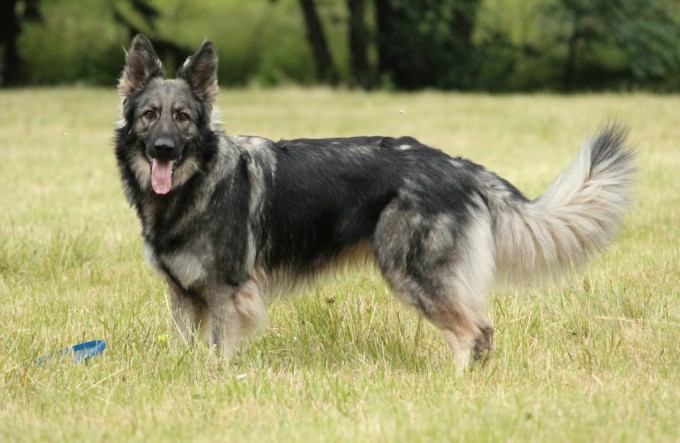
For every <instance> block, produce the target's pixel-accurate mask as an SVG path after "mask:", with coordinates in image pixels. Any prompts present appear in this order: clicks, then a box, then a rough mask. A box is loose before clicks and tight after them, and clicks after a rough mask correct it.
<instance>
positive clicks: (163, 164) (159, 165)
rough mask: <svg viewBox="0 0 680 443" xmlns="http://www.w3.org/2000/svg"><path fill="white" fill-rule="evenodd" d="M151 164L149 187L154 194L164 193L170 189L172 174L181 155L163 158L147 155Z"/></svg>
mask: <svg viewBox="0 0 680 443" xmlns="http://www.w3.org/2000/svg"><path fill="white" fill-rule="evenodd" d="M147 158H148V160H149V164H150V165H151V187H152V188H153V192H155V193H156V194H160V195H164V194H167V193H168V192H170V191H171V190H172V174H173V173H174V172H175V168H176V167H177V165H178V164H179V161H180V160H181V159H182V157H180V158H178V159H175V160H163V159H159V158H154V157H151V156H147Z"/></svg>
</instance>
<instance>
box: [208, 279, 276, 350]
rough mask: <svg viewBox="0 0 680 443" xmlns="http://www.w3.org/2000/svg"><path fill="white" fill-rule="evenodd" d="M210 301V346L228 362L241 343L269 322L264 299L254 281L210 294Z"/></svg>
mask: <svg viewBox="0 0 680 443" xmlns="http://www.w3.org/2000/svg"><path fill="white" fill-rule="evenodd" d="M206 298H207V306H208V316H209V325H210V326H209V337H208V341H209V343H210V346H211V347H213V348H214V349H215V350H216V351H217V352H218V353H219V355H220V356H221V357H222V358H224V359H225V360H226V361H228V360H229V359H230V358H231V357H233V356H234V354H235V353H236V352H237V351H238V350H239V347H240V344H241V340H242V339H243V338H244V337H246V336H247V335H249V334H251V333H253V332H255V331H256V330H257V329H258V328H260V327H261V326H262V325H263V324H264V323H265V321H266V318H267V313H266V306H265V301H264V298H263V297H262V294H261V292H260V288H259V286H258V284H257V283H256V282H255V281H254V280H249V281H247V282H246V283H244V284H242V285H240V286H238V287H233V286H228V287H221V288H219V289H216V290H213V291H210V294H209V295H208V296H207V297H206Z"/></svg>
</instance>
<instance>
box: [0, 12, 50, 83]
mask: <svg viewBox="0 0 680 443" xmlns="http://www.w3.org/2000/svg"><path fill="white" fill-rule="evenodd" d="M40 20H41V16H40V10H39V8H38V0H2V1H0V48H1V49H2V53H3V56H2V78H1V82H2V85H3V86H16V85H18V84H20V83H21V56H20V54H19V49H18V45H17V42H18V40H19V35H21V31H22V27H23V23H25V22H29V21H40Z"/></svg>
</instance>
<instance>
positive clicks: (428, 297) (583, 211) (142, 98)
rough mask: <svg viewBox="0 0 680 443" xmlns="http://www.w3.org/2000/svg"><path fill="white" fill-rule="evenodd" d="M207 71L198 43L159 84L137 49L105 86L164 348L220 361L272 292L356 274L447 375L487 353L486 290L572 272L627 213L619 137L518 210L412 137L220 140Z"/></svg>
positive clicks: (252, 326) (592, 145) (207, 59)
mask: <svg viewBox="0 0 680 443" xmlns="http://www.w3.org/2000/svg"><path fill="white" fill-rule="evenodd" d="M217 63H218V61H217V54H216V51H215V47H214V45H213V44H212V43H211V42H205V43H204V44H203V45H202V46H201V47H200V48H199V49H198V50H197V52H196V53H195V54H194V55H193V56H191V57H189V58H188V59H187V60H186V62H185V63H184V64H183V65H182V66H181V67H180V68H179V70H178V71H177V75H176V78H175V79H165V74H164V69H163V66H162V64H161V62H160V60H159V58H158V56H157V55H156V53H155V51H154V49H153V46H152V44H151V42H150V41H149V40H148V39H147V38H146V37H145V36H143V35H138V36H136V37H135V38H134V39H133V41H132V44H131V48H130V50H129V52H127V55H126V65H125V68H124V70H123V73H122V76H121V78H120V81H119V85H118V91H119V95H120V97H121V102H122V103H121V107H120V112H121V114H120V120H119V122H118V125H117V128H116V131H115V155H116V160H117V165H118V168H119V170H120V176H121V179H122V183H123V188H124V191H125V195H126V197H127V199H128V200H129V202H130V204H131V206H134V208H135V209H136V211H137V214H138V216H139V219H140V220H141V224H142V237H143V239H144V255H145V258H146V260H147V261H148V263H149V264H150V265H151V266H152V267H153V268H154V269H156V270H157V271H158V272H160V274H162V275H163V277H164V278H165V280H167V284H168V286H169V289H170V294H171V301H172V316H173V319H174V322H175V323H176V325H177V328H176V329H177V332H178V333H179V337H180V338H185V339H187V340H191V339H192V338H193V337H198V336H202V337H203V338H204V339H206V340H207V341H208V343H209V345H210V346H211V347H213V348H215V349H216V350H217V351H218V353H219V354H220V355H221V356H223V357H224V358H225V359H226V360H228V359H229V358H230V357H232V356H233V355H234V354H235V352H236V351H237V350H238V349H239V343H240V342H241V339H242V338H243V337H245V336H247V335H249V334H251V333H252V332H254V331H255V330H257V329H258V328H259V327H261V326H262V325H263V323H264V322H265V319H266V306H267V303H268V301H269V300H270V299H271V298H272V296H273V295H274V294H277V293H279V292H282V291H290V290H292V289H294V288H295V287H296V285H297V284H298V283H300V282H304V281H307V280H309V279H313V278H314V277H315V276H317V275H319V274H320V273H321V272H322V271H324V270H326V269H328V268H330V267H332V266H333V265H338V264H343V265H344V264H347V263H355V262H362V261H365V260H369V261H372V262H374V263H375V264H376V265H377V267H378V268H379V270H380V271H381V273H382V275H383V277H384V278H385V280H386V282H387V283H388V285H389V286H390V288H391V290H392V292H394V294H395V295H396V296H397V297H398V298H399V299H401V300H402V301H403V302H405V303H406V304H407V305H410V306H412V307H414V308H415V309H416V310H417V311H419V312H420V313H422V315H423V316H424V317H425V318H426V319H427V320H429V322H431V323H432V324H433V325H435V326H436V327H437V328H438V329H439V330H441V333H442V335H443V338H444V341H445V342H446V344H447V345H448V347H449V348H450V349H451V351H452V353H453V361H454V364H455V367H456V370H457V371H458V372H462V371H464V370H465V368H467V367H468V364H469V362H470V358H471V357H472V358H473V359H475V360H478V359H481V358H483V357H485V356H486V355H487V353H488V352H489V351H490V350H491V347H492V339H493V331H494V329H493V326H492V324H491V322H490V320H489V318H488V317H487V315H486V314H485V300H486V296H487V291H488V289H489V286H490V284H491V283H492V282H493V281H494V278H500V277H504V278H505V279H508V280H510V281H526V280H536V279H539V280H540V279H543V278H545V277H551V276H555V275H559V274H560V273H562V272H564V271H568V270H570V269H571V268H572V267H574V266H575V265H578V264H580V263H583V262H584V260H585V259H586V258H588V257H589V256H590V255H592V254H593V253H594V252H597V251H599V250H602V249H603V248H605V247H606V246H607V245H608V244H609V243H610V242H611V241H612V240H613V239H614V237H615V236H616V233H617V231H618V228H619V226H620V224H621V221H622V218H623V216H624V215H625V213H626V211H627V209H628V208H629V206H630V201H631V199H630V193H631V185H632V183H633V174H634V172H635V166H634V160H635V153H634V150H633V149H631V147H630V146H629V145H628V144H627V141H626V139H627V131H626V130H625V128H623V127H622V126H620V125H618V124H608V125H606V126H605V127H604V128H603V129H601V130H600V132H599V133H598V134H597V135H596V136H594V137H592V138H591V139H589V140H588V141H587V142H585V143H584V145H583V146H582V148H581V149H580V151H579V152H578V154H577V157H576V159H575V160H573V161H572V163H571V164H570V165H569V166H568V167H567V168H566V169H565V170H564V171H562V172H561V173H560V174H559V176H558V177H557V179H556V180H555V181H554V182H553V183H552V184H551V185H550V186H549V187H548V189H547V190H546V191H545V193H544V194H543V195H541V196H540V197H538V198H536V199H534V200H529V199H527V198H526V197H525V196H524V195H523V194H522V192H520V191H519V190H518V189H517V188H516V187H515V186H513V185H512V184H511V183H509V182H508V181H506V180H504V179H503V178H501V177H499V176H498V175H496V174H494V173H492V172H490V171H488V170H486V169H485V168H484V167H482V166H480V165H478V164H476V163H473V162H472V161H469V160H466V159H463V158H460V157H455V158H453V157H450V156H448V155H447V154H445V153H443V152H442V151H440V150H437V149H435V148H432V147H429V146H426V145H424V144H422V143H420V142H419V141H417V140H416V139H414V138H411V137H400V138H393V137H377V136H370V137H369V136H366V137H351V138H326V139H295V140H280V141H276V142H275V141H272V140H268V139H265V138H261V137H254V136H237V137H230V136H227V135H225V134H224V133H223V132H222V131H220V130H219V125H218V122H217V121H216V119H215V117H214V115H213V108H214V105H215V100H216V96H217V92H218V85H217Z"/></svg>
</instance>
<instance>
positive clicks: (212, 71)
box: [177, 42, 218, 106]
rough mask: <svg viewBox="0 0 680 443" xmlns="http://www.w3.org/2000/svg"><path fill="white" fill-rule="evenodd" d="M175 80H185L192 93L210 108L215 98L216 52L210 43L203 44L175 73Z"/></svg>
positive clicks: (216, 88)
mask: <svg viewBox="0 0 680 443" xmlns="http://www.w3.org/2000/svg"><path fill="white" fill-rule="evenodd" d="M177 78H182V79H184V80H186V81H187V82H188V83H189V85H190V86H191V88H192V89H193V91H194V93H195V94H196V95H197V96H198V97H199V98H200V99H201V100H204V101H205V102H206V103H208V104H209V105H210V106H212V105H213V103H215V99H216V98H217V90H218V87H217V52H216V51H215V45H213V44H212V42H205V43H203V45H201V47H200V48H198V51H196V53H195V54H194V55H192V56H191V57H189V58H188V59H187V61H186V62H184V65H182V67H181V68H179V70H178V71H177Z"/></svg>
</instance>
